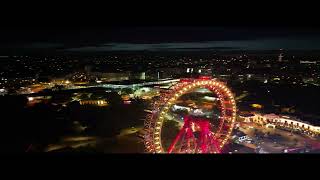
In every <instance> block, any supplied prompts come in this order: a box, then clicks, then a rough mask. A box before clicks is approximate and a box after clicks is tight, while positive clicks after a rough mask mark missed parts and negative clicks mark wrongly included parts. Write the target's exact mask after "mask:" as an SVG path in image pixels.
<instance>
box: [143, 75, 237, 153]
mask: <svg viewBox="0 0 320 180" xmlns="http://www.w3.org/2000/svg"><path fill="white" fill-rule="evenodd" d="M198 88H206V89H208V90H209V91H211V92H212V93H213V94H215V95H216V96H217V98H218V100H219V104H220V105H219V111H220V116H219V118H218V121H219V123H218V125H217V126H218V127H217V128H216V130H214V128H213V125H212V123H211V122H210V120H208V119H206V118H199V117H194V116H191V115H184V117H183V125H182V127H181V129H180V130H179V132H178V134H177V135H176V136H175V138H174V139H173V141H172V142H171V143H170V146H169V148H164V145H163V144H164V143H163V141H162V139H163V138H162V134H161V132H162V128H163V124H164V123H165V116H166V114H167V113H168V112H169V110H170V108H171V107H172V105H174V103H175V102H176V101H177V99H178V98H179V97H181V96H182V95H184V94H186V93H190V92H193V91H194V90H196V89H198ZM235 119H236V104H235V100H234V97H233V95H232V93H231V91H230V90H229V89H228V88H227V87H226V85H225V84H224V83H222V82H219V81H217V80H216V79H211V78H209V77H200V78H198V79H181V80H180V82H179V83H177V84H175V85H174V86H172V87H171V88H170V90H169V91H168V92H167V93H163V94H162V95H161V97H160V100H158V101H155V102H154V103H153V104H152V112H151V113H150V114H148V116H147V118H146V120H145V129H146V132H147V133H146V135H145V147H146V150H147V152H150V153H223V147H224V145H225V144H226V143H227V142H228V140H229V137H230V134H231V132H232V129H233V127H234V124H235Z"/></svg>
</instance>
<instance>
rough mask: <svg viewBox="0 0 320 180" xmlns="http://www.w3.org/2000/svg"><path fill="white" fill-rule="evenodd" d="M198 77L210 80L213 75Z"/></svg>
mask: <svg viewBox="0 0 320 180" xmlns="http://www.w3.org/2000/svg"><path fill="white" fill-rule="evenodd" d="M198 79H202V80H209V79H211V77H210V76H199V78H198Z"/></svg>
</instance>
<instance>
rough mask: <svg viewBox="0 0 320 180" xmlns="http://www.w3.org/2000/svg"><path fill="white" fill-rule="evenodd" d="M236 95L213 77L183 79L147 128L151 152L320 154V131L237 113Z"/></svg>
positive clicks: (159, 103)
mask: <svg viewBox="0 0 320 180" xmlns="http://www.w3.org/2000/svg"><path fill="white" fill-rule="evenodd" d="M236 101H237V100H236V99H235V94H234V93H233V92H232V90H230V88H229V87H228V86H227V84H226V83H225V82H222V81H219V80H218V79H216V78H211V77H208V76H200V77H198V78H183V79H180V81H179V82H177V83H176V84H174V85H172V86H171V87H169V88H168V89H167V90H166V91H163V92H162V93H161V95H160V96H159V97H157V98H156V99H155V100H154V101H153V103H151V107H150V111H148V112H149V113H148V115H147V117H146V120H145V124H144V132H145V134H144V144H145V149H146V152H149V153H174V154H175V153H205V154H207V153H229V154H232V153H294V152H296V153H297V152H304V153H307V152H317V151H318V150H319V148H320V143H319V136H318V135H319V133H320V127H317V126H312V125H310V124H306V123H304V122H302V121H300V120H292V118H291V119H290V117H288V116H284V117H283V116H277V115H274V114H273V115H272V114H271V115H269V114H266V115H262V114H259V113H252V114H248V113H247V114H244V113H241V114H237V112H240V110H239V109H238V108H237V106H236Z"/></svg>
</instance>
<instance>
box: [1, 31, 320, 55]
mask: <svg viewBox="0 0 320 180" xmlns="http://www.w3.org/2000/svg"><path fill="white" fill-rule="evenodd" d="M0 38H1V39H2V41H1V43H0V53H1V54H3V55H6V53H7V54H15V53H17V54H19V53H20V54H24V53H26V54H28V53H35V54H37V53H39V54H42V53H49V54H87V53H89V54H91V53H98V54H100V53H110V52H112V53H113V52H119V53H121V52H182V53H183V52H201V51H203V52H208V51H209V52H210V51H222V52H232V51H243V52H246V51H272V50H279V49H284V50H287V51H292V52H293V51H318V50H319V51H320V31H319V29H318V28H303V27H301V28H283V27H279V28H277V27H248V28H246V27H86V28H84V27H82V28H81V27H78V28H76V27H73V28H70V27H33V28H31V27H21V28H18V27H11V28H3V29H2V30H0Z"/></svg>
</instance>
